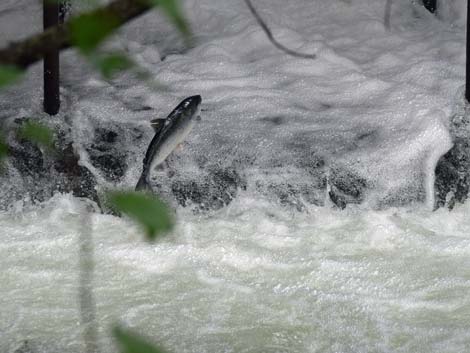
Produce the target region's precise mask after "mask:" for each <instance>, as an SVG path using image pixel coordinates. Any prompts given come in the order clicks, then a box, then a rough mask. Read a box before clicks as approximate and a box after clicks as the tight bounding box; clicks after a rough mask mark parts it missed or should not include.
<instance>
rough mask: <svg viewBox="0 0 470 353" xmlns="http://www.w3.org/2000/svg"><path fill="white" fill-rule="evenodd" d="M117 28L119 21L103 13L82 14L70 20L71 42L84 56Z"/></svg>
mask: <svg viewBox="0 0 470 353" xmlns="http://www.w3.org/2000/svg"><path fill="white" fill-rule="evenodd" d="M117 27H119V21H118V19H117V18H115V17H114V16H111V15H109V14H105V13H103V12H94V13H89V14H83V15H81V16H78V17H76V18H72V19H71V20H70V24H69V28H70V33H71V37H72V42H73V43H74V44H75V45H76V46H77V47H78V48H79V50H80V51H81V52H82V53H83V54H85V55H88V54H90V53H91V52H92V51H93V50H95V49H96V47H97V46H98V45H99V44H101V42H102V41H103V40H105V39H106V38H107V37H108V36H109V35H110V34H111V33H112V32H113V31H114V30H115V29H116V28H117Z"/></svg>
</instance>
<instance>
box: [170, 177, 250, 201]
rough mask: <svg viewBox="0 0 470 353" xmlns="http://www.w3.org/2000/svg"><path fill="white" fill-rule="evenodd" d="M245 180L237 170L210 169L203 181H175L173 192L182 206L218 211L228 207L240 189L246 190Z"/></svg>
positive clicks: (172, 185) (172, 186) (172, 187)
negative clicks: (194, 206)
mask: <svg viewBox="0 0 470 353" xmlns="http://www.w3.org/2000/svg"><path fill="white" fill-rule="evenodd" d="M245 188H246V182H245V180H244V179H243V178H242V177H241V176H240V175H239V174H238V173H237V172H236V171H235V169H231V168H226V169H216V168H214V169H209V170H208V173H207V176H206V177H205V178H203V179H202V180H175V181H173V182H172V184H171V191H172V194H173V196H174V197H175V199H176V200H177V202H178V203H179V204H180V205H182V206H184V207H185V206H189V205H196V208H198V209H201V210H217V209H220V208H222V207H224V206H226V205H228V204H229V203H230V202H231V201H232V200H233V199H234V198H235V197H236V195H237V193H238V190H239V189H245Z"/></svg>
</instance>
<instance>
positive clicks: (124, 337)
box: [113, 326, 164, 353]
mask: <svg viewBox="0 0 470 353" xmlns="http://www.w3.org/2000/svg"><path fill="white" fill-rule="evenodd" d="M113 336H114V338H115V339H116V340H117V341H118V343H119V346H120V348H121V352H122V353H164V351H163V350H161V349H160V348H157V347H155V346H154V345H153V344H151V343H149V342H147V340H145V339H144V338H142V337H141V336H139V335H137V334H135V333H133V332H130V331H128V330H124V329H123V328H121V327H119V326H116V327H115V328H114V329H113Z"/></svg>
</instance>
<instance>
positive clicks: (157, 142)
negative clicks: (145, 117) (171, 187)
mask: <svg viewBox="0 0 470 353" xmlns="http://www.w3.org/2000/svg"><path fill="white" fill-rule="evenodd" d="M201 100H202V99H201V96H199V95H197V96H192V97H188V98H186V99H184V100H183V101H182V102H181V103H180V104H178V106H177V107H176V108H175V109H174V110H173V111H172V112H171V113H170V115H168V117H167V118H166V119H154V120H152V121H151V124H152V127H153V128H154V130H155V136H154V137H153V139H152V141H151V142H150V145H149V147H148V149H147V152H146V153H145V157H144V161H143V165H144V167H143V170H142V174H141V176H140V179H139V181H138V182H137V185H136V187H135V189H136V190H150V185H149V181H148V178H149V173H150V171H152V170H153V169H154V168H156V167H157V166H159V165H161V164H162V163H163V162H164V161H165V160H166V159H167V157H168V156H169V155H170V154H171V152H173V151H174V150H175V149H176V147H178V145H179V144H181V143H182V142H183V141H184V140H185V138H186V137H187V136H188V134H189V132H190V131H191V129H192V128H193V127H194V124H195V123H196V121H197V120H199V119H200V117H199V113H200V111H201V107H200V106H201Z"/></svg>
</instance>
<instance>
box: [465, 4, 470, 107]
mask: <svg viewBox="0 0 470 353" xmlns="http://www.w3.org/2000/svg"><path fill="white" fill-rule="evenodd" d="M466 61H467V64H466V73H465V98H466V99H467V102H470V0H468V1H467V57H466Z"/></svg>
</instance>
